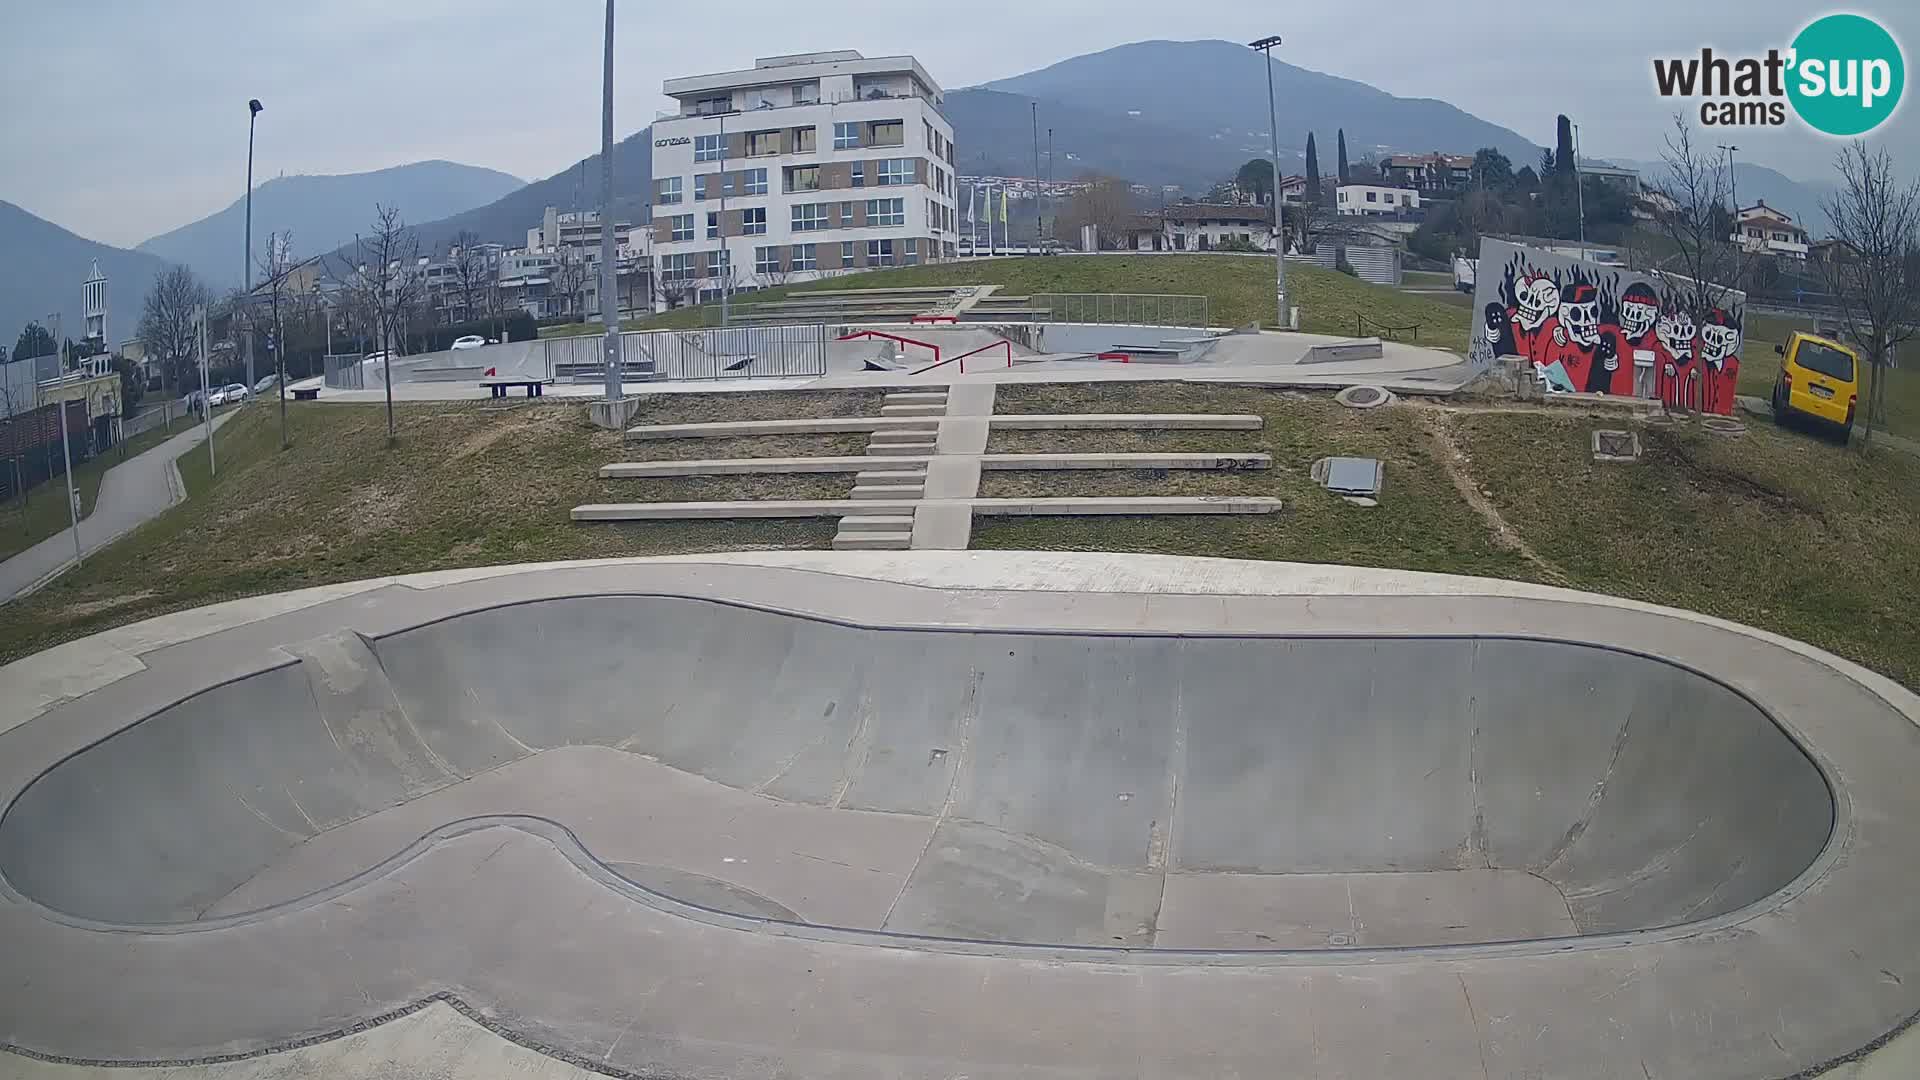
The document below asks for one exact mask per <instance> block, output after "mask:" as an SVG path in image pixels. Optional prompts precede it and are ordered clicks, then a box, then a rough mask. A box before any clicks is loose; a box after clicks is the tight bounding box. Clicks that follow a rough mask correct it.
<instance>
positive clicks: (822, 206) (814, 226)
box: [793, 203, 827, 232]
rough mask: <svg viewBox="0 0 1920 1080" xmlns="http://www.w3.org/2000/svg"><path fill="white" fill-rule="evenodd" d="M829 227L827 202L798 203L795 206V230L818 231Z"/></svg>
mask: <svg viewBox="0 0 1920 1080" xmlns="http://www.w3.org/2000/svg"><path fill="white" fill-rule="evenodd" d="M826 227H827V204H826V203H797V204H795V206H794V208H793V231H794V232H818V231H819V230H821V229H824V228H826Z"/></svg>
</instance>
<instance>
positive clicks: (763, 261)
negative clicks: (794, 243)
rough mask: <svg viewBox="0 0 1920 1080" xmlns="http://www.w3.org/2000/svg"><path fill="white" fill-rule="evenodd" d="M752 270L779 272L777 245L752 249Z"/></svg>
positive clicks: (769, 272) (759, 272)
mask: <svg viewBox="0 0 1920 1080" xmlns="http://www.w3.org/2000/svg"><path fill="white" fill-rule="evenodd" d="M753 272H754V273H756V274H777V273H779V272H780V249H779V248H777V247H757V248H754V249H753Z"/></svg>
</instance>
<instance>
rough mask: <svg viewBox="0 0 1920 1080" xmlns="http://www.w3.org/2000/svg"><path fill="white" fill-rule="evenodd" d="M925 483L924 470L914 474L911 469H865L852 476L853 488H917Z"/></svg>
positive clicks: (925, 474)
mask: <svg viewBox="0 0 1920 1080" xmlns="http://www.w3.org/2000/svg"><path fill="white" fill-rule="evenodd" d="M926 482H927V473H926V470H924V469H922V470H920V471H918V472H915V471H914V470H911V469H867V470H865V471H863V472H857V473H854V474H853V483H854V486H855V487H858V486H860V485H863V484H912V485H913V486H914V487H919V486H920V485H922V484H925V483H926Z"/></svg>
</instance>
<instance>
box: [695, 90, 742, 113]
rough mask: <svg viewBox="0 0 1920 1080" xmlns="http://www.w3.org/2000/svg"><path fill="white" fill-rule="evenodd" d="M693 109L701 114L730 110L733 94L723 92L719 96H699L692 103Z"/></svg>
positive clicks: (731, 108) (731, 109)
mask: <svg viewBox="0 0 1920 1080" xmlns="http://www.w3.org/2000/svg"><path fill="white" fill-rule="evenodd" d="M693 111H694V112H697V113H700V114H702V115H711V114H713V113H723V112H732V111H733V95H732V94H723V95H721V96H720V97H707V98H701V99H700V100H699V101H696V102H694V103H693Z"/></svg>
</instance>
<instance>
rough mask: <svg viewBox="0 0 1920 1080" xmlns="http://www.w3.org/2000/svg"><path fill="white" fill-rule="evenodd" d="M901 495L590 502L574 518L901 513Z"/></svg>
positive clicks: (794, 516)
mask: <svg viewBox="0 0 1920 1080" xmlns="http://www.w3.org/2000/svg"><path fill="white" fill-rule="evenodd" d="M903 505H908V506H910V505H912V504H911V503H910V502H907V501H905V500H901V499H861V500H853V499H738V500H734V501H731V502H656V503H589V504H587V505H585V506H576V507H574V508H573V520H575V521H683V520H688V519H702V518H816V517H846V516H847V515H849V514H856V515H886V514H898V513H899V512H900V508H901V507H902V506H903Z"/></svg>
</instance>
